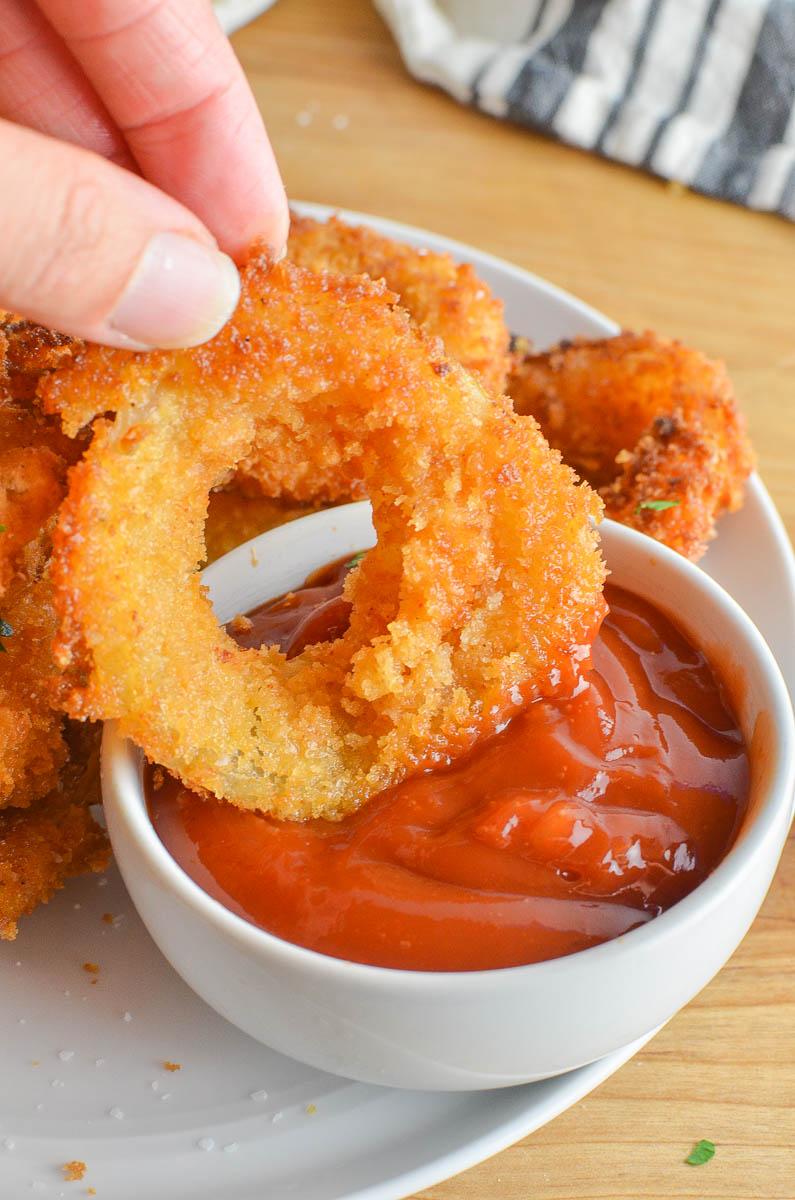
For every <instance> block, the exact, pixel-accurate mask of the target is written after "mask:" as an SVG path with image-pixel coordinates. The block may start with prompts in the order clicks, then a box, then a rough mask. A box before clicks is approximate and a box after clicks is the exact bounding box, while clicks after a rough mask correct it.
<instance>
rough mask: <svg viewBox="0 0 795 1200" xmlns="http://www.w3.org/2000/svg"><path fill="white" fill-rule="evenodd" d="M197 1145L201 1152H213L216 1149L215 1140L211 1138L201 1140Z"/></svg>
mask: <svg viewBox="0 0 795 1200" xmlns="http://www.w3.org/2000/svg"><path fill="white" fill-rule="evenodd" d="M196 1145H197V1146H198V1147H199V1149H200V1150H213V1149H214V1148H215V1140H214V1138H211V1137H203V1138H199V1140H198V1142H197V1143H196Z"/></svg>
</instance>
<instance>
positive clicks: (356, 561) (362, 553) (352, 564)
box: [345, 550, 367, 571]
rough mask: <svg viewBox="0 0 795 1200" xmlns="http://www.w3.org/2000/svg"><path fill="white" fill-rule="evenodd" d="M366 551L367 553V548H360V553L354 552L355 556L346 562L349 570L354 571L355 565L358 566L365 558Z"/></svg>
mask: <svg viewBox="0 0 795 1200" xmlns="http://www.w3.org/2000/svg"><path fill="white" fill-rule="evenodd" d="M366 553H367V551H366V550H360V551H359V553H358V554H354V556H353V558H352V559H351V560H350V562H347V563H346V564H345V566H346V567H347V568H348V570H349V571H352V570H353V568H354V567H358V565H359V563H360V562H361V561H362V559H363V558H364V556H365V554H366Z"/></svg>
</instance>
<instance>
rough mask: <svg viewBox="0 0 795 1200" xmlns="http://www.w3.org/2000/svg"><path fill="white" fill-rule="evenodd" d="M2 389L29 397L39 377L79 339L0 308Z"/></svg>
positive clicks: (67, 356)
mask: <svg viewBox="0 0 795 1200" xmlns="http://www.w3.org/2000/svg"><path fill="white" fill-rule="evenodd" d="M0 338H2V350H3V355H2V357H3V365H2V368H1V369H0V379H2V382H3V390H4V392H5V393H6V395H7V396H8V397H9V398H10V399H13V400H31V399H32V398H33V396H34V395H35V392H36V385H37V383H38V380H39V378H40V377H41V376H42V375H43V374H46V373H47V372H49V371H53V370H55V369H56V368H57V367H60V366H64V365H65V364H66V363H67V362H69V360H70V359H71V357H72V354H73V353H74V351H75V350H76V349H78V348H79V347H80V346H81V345H82V344H83V343H82V342H80V341H78V340H77V339H75V338H71V337H69V336H68V335H67V334H65V333H56V332H55V330H53V329H46V328H45V327H44V326H43V325H35V324H34V323H33V322H31V321H26V320H25V319H24V317H19V316H17V315H16V314H15V313H9V312H3V311H0Z"/></svg>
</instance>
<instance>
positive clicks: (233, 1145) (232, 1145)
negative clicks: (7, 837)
mask: <svg viewBox="0 0 795 1200" xmlns="http://www.w3.org/2000/svg"><path fill="white" fill-rule="evenodd" d="M239 1149H240V1142H227V1143H226V1145H225V1146H224V1154H234V1153H235V1151H236V1150H239Z"/></svg>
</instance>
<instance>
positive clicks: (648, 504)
mask: <svg viewBox="0 0 795 1200" xmlns="http://www.w3.org/2000/svg"><path fill="white" fill-rule="evenodd" d="M681 503H682V501H681V500H641V502H640V504H639V505H638V506H637V508H636V509H635V516H637V515H638V513H639V512H640V511H641V509H644V508H650V509H652V510H653V511H654V512H664V511H665V509H666V508H676V506H677V504H681Z"/></svg>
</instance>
